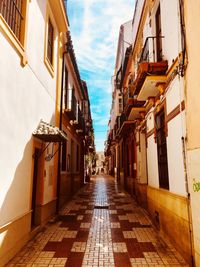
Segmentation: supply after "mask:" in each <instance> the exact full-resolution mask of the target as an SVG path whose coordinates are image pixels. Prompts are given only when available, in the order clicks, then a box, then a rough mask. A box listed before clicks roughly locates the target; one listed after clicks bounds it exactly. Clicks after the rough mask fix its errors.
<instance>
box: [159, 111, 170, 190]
mask: <svg viewBox="0 0 200 267" xmlns="http://www.w3.org/2000/svg"><path fill="white" fill-rule="evenodd" d="M165 129H166V127H165V112H164V109H162V110H161V111H160V112H159V113H158V114H157V116H156V135H157V151H158V172H159V185H160V187H161V188H164V189H169V177H168V160H167V142H166V133H165V131H166V130H165Z"/></svg>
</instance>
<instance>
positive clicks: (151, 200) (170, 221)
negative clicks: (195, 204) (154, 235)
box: [147, 186, 191, 262]
mask: <svg viewBox="0 0 200 267" xmlns="http://www.w3.org/2000/svg"><path fill="white" fill-rule="evenodd" d="M147 205H148V211H149V212H150V215H151V217H152V219H153V221H154V222H155V225H156V226H157V227H158V229H160V233H161V234H162V235H163V236H167V237H168V238H169V239H170V241H171V242H172V243H173V245H174V246H175V247H176V249H177V250H178V251H179V252H180V253H181V254H182V256H183V257H184V258H185V260H186V261H187V262H190V260H191V247H190V236H189V222H188V208H187V205H188V200H187V198H185V197H182V196H178V195H175V194H172V193H170V192H169V191H167V190H163V189H157V188H154V187H150V186H148V187H147ZM156 212H158V214H159V223H158V221H157V220H156Z"/></svg>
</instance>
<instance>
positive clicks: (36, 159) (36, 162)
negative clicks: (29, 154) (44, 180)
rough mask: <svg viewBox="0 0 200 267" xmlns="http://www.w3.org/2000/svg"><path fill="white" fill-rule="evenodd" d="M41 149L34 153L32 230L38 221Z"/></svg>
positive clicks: (36, 149)
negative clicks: (37, 206)
mask: <svg viewBox="0 0 200 267" xmlns="http://www.w3.org/2000/svg"><path fill="white" fill-rule="evenodd" d="M39 156H40V149H39V148H35V152H34V170H33V188H32V205H31V209H32V215H31V228H34V227H35V226H36V225H37V221H36V205H37V193H38V192H37V191H38V174H39V171H38V167H39Z"/></svg>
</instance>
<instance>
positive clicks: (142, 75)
mask: <svg viewBox="0 0 200 267" xmlns="http://www.w3.org/2000/svg"><path fill="white" fill-rule="evenodd" d="M163 38H164V37H163V36H161V37H155V36H154V37H148V38H146V41H145V44H144V47H143V49H142V53H141V57H140V60H139V65H138V69H137V75H136V79H135V81H134V83H133V87H134V95H136V96H137V100H138V101H146V100H147V99H148V98H149V97H155V96H157V95H158V93H159V90H158V89H157V85H159V84H161V83H162V84H164V83H165V82H166V71H167V69H168V62H167V61H166V60H164V59H163V55H162V39H163ZM158 47H159V49H158Z"/></svg>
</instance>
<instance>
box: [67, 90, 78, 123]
mask: <svg viewBox="0 0 200 267" xmlns="http://www.w3.org/2000/svg"><path fill="white" fill-rule="evenodd" d="M77 107H78V105H77V100H76V97H75V95H74V89H68V90H66V94H65V109H64V112H65V114H66V115H67V116H68V117H69V119H70V120H76V117H77Z"/></svg>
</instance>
